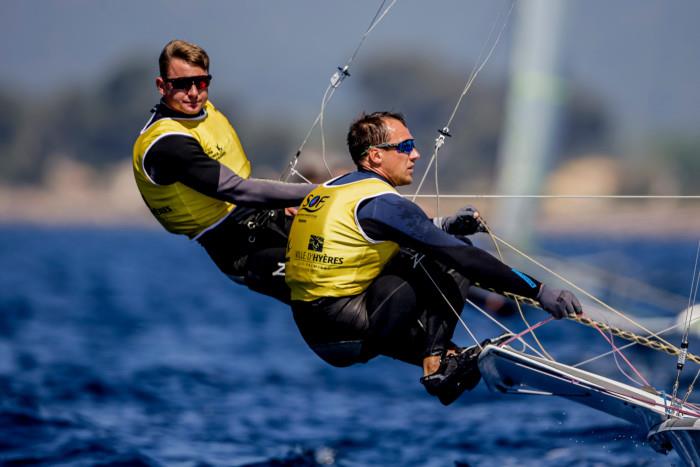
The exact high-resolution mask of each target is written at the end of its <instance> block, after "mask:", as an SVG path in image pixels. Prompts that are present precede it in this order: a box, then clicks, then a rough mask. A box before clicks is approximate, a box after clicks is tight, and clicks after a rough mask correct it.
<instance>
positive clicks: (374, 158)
mask: <svg viewBox="0 0 700 467" xmlns="http://www.w3.org/2000/svg"><path fill="white" fill-rule="evenodd" d="M367 162H369V163H370V165H372V166H377V165H380V164H381V163H382V152H381V151H380V150H379V149H377V148H370V149H369V151H367Z"/></svg>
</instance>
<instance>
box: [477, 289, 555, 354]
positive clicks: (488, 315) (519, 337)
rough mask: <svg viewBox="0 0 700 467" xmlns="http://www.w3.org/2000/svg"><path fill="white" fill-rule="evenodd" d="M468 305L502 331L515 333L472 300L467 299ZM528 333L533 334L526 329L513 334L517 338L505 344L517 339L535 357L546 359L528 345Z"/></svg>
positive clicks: (545, 321)
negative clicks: (526, 336) (526, 338)
mask: <svg viewBox="0 0 700 467" xmlns="http://www.w3.org/2000/svg"><path fill="white" fill-rule="evenodd" d="M466 303H468V304H470V305H471V306H473V307H474V308H476V310H477V311H479V312H480V313H481V314H482V315H484V316H485V317H486V318H488V319H489V320H491V321H492V322H493V323H494V324H495V325H496V326H498V327H500V328H501V329H502V330H504V331H506V332H513V331H511V330H510V329H509V328H508V326H506V325H504V324H503V323H501V322H500V321H498V320H497V319H496V318H494V317H493V316H491V315H490V314H489V312H488V311H486V310H484V309H483V308H481V307H480V306H479V305H477V304H476V303H474V302H473V301H472V300H471V299H469V298H467V299H466ZM547 322H548V320H544V321H542V322H540V323H537V324H535V325H534V326H533V328H537V327H539V326H541V325H542V324H545V323H547ZM528 332H532V331H531V329H525V330H524V331H522V332H519V333H513V334H515V336H514V337H513V339H511V340H510V341H508V342H506V343H505V344H510V342H512V341H513V340H515V339H517V340H519V341H520V342H521V343H522V344H523V345H524V346H525V348H527V349H530V351H532V352H533V353H534V354H535V355H537V356H538V357H540V358H544V359H546V358H547V357H545V356H544V355H542V353H541V352H540V351H539V350H537V349H536V348H535V347H533V346H531V345H530V344H528V342H527V341H526V340H525V339H523V337H522V336H523V335H524V334H526V333H528ZM505 344H504V345H505Z"/></svg>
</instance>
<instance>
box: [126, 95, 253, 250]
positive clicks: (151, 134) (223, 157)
mask: <svg viewBox="0 0 700 467" xmlns="http://www.w3.org/2000/svg"><path fill="white" fill-rule="evenodd" d="M168 135H184V136H190V137H192V138H194V139H195V140H197V142H198V143H199V145H200V146H202V149H203V150H204V152H205V153H206V155H207V156H209V157H211V158H212V159H214V160H216V161H218V162H219V163H221V164H223V165H225V166H226V167H228V168H229V169H231V170H232V171H233V172H235V173H236V174H237V175H239V176H241V177H243V178H248V177H249V176H250V162H249V161H248V158H247V157H246V155H245V152H244V151H243V147H242V146H241V142H240V141H239V139H238V135H237V134H236V130H234V129H233V127H232V126H231V124H230V123H229V121H228V119H227V118H226V117H225V116H224V114H222V113H221V112H219V111H218V110H217V109H216V108H215V107H214V105H213V104H212V103H211V102H209V101H207V103H206V104H205V105H204V114H203V115H200V116H197V117H193V118H162V119H160V120H158V121H157V122H155V123H153V124H152V125H150V126H147V127H146V128H144V129H143V130H142V131H141V134H140V135H139V137H138V139H137V140H136V143H134V151H133V168H134V177H135V178H136V185H137V186H138V189H139V191H140V192H141V196H142V197H143V199H144V201H145V202H146V205H148V208H149V209H150V210H151V213H153V215H154V216H155V218H156V219H158V221H159V222H160V223H161V224H162V225H163V227H165V228H166V229H167V230H168V231H170V232H172V233H176V234H184V235H187V236H188V237H190V238H196V237H197V236H199V235H201V234H202V233H204V232H205V231H207V230H209V229H210V228H212V227H214V226H216V225H217V224H218V223H219V222H221V221H222V220H223V219H224V218H226V216H227V215H228V214H229V213H230V212H231V211H232V210H233V208H234V207H235V205H234V204H232V203H228V202H226V201H221V200H218V199H215V198H211V197H209V196H206V195H203V194H201V193H199V192H197V191H195V190H193V189H192V188H189V187H187V186H185V185H183V184H182V183H179V182H176V183H172V184H170V185H159V184H157V183H155V182H154V181H153V180H151V179H150V177H149V176H148V174H147V173H146V170H145V169H144V165H143V164H144V159H145V157H146V154H148V150H149V149H150V148H151V146H153V144H154V143H155V142H156V141H158V140H159V139H160V138H162V137H164V136H168Z"/></svg>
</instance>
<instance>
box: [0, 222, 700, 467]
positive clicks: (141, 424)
mask: <svg viewBox="0 0 700 467" xmlns="http://www.w3.org/2000/svg"><path fill="white" fill-rule="evenodd" d="M548 245H549V247H550V248H552V250H553V251H555V252H556V253H557V254H559V255H587V254H591V253H595V252H600V251H606V252H608V253H609V254H613V253H611V252H614V254H615V255H618V256H617V257H616V260H615V264H618V265H619V264H621V263H620V258H621V257H624V258H628V259H630V263H629V264H632V265H636V266H635V267H633V268H632V269H633V270H628V271H627V272H628V273H630V274H632V273H636V274H637V275H638V276H641V277H640V279H646V280H648V281H650V282H654V283H655V285H657V286H663V287H665V288H667V289H668V290H673V289H677V291H678V292H683V293H685V289H687V288H689V284H690V275H691V274H692V261H693V258H692V255H693V254H694V245H693V243H692V242H691V241H687V242H682V241H680V242H679V241H666V242H663V241H659V240H653V241H651V240H646V241H641V240H636V241H635V240H618V241H614V242H610V241H608V240H604V239H589V238H579V239H571V238H566V239H557V238H550V239H549V241H548ZM689 252H690V253H689ZM619 255H621V256H619ZM603 256H605V255H603ZM0 264H2V271H1V272H0V394H1V395H2V396H1V398H0V463H1V464H2V465H60V466H92V465H102V466H131V465H134V466H139V465H142V466H161V465H162V466H317V465H337V466H394V465H396V466H467V465H469V466H496V465H498V466H509V465H510V466H523V465H525V466H527V465H533V466H557V467H561V466H608V465H610V466H646V465H649V466H651V465H679V463H680V462H679V459H678V457H677V456H676V455H675V454H671V455H669V456H663V455H661V454H657V453H655V452H654V451H652V449H651V448H650V447H649V446H648V445H647V444H646V443H645V442H644V439H643V436H640V434H639V432H638V431H637V430H636V429H635V428H634V427H632V426H631V425H629V424H627V423H626V422H624V421H621V420H618V419H615V418H613V417H611V416H608V415H606V414H604V413H600V412H597V411H594V410H592V409H589V408H586V407H584V406H578V405H576V404H573V403H571V402H568V401H566V400H561V399H557V398H553V397H537V396H533V397H523V396H512V395H502V394H494V393H491V392H489V391H488V390H487V388H486V387H485V386H484V385H483V384H482V385H480V386H479V387H478V388H477V389H476V390H474V391H473V392H471V393H467V394H465V395H464V396H463V397H462V398H461V399H460V400H458V401H457V402H456V403H454V404H453V405H451V406H449V407H443V406H442V405H440V403H439V402H438V401H437V400H436V399H434V398H432V397H430V396H428V395H427V393H425V391H424V389H423V388H422V386H421V385H420V384H419V382H418V378H419V377H420V370H419V369H418V368H417V367H411V366H408V365H406V364H403V363H400V362H397V361H393V360H391V359H388V358H377V359H375V360H374V361H372V362H370V363H368V364H366V365H358V366H355V367H351V368H344V369H337V368H333V367H330V366H328V365H326V364H324V363H323V362H322V361H321V360H320V359H318V358H317V357H315V356H314V354H313V353H312V352H311V351H310V350H309V349H308V348H307V347H306V345H305V344H304V342H303V340H302V339H301V337H300V336H299V333H298V332H297V330H296V328H295V326H294V322H293V320H292V318H291V315H290V312H289V310H288V309H287V308H286V307H285V306H284V305H282V304H280V303H278V302H276V301H275V300H272V299H270V298H267V297H263V296H261V295H257V294H255V293H252V292H249V291H248V290H246V289H245V288H243V287H241V286H238V285H235V284H233V283H232V282H230V281H229V280H228V279H227V278H225V277H224V276H223V275H222V274H221V273H220V272H218V271H217V270H216V268H215V267H214V266H213V264H212V263H211V262H210V261H209V259H208V258H207V256H206V254H205V252H204V251H203V250H202V249H201V248H200V247H199V246H198V245H197V244H195V243H191V242H188V241H187V240H184V239H183V238H178V237H175V236H170V235H166V234H165V233H163V232H160V231H148V230H104V229H57V228H53V229H48V228H33V227H11V226H5V227H3V228H0ZM679 264H682V267H679ZM531 272H533V273H535V271H534V270H533V271H531ZM681 280H682V281H683V284H682V285H679V283H680V281H681ZM529 316H530V319H531V320H532V321H533V322H536V321H538V320H540V319H543V318H545V315H544V313H541V312H538V311H533V312H532V313H531V314H530V315H529ZM463 317H464V319H465V321H466V322H468V323H469V324H470V326H472V329H473V330H474V332H475V333H476V334H477V335H478V337H479V338H483V337H488V336H489V335H493V334H496V333H498V332H499V331H498V329H497V328H496V327H495V326H493V325H491V324H489V323H488V322H487V321H486V320H484V319H482V318H479V315H478V313H477V312H476V311H475V310H473V309H465V311H464V313H463ZM505 324H507V325H508V326H510V327H512V328H514V329H522V327H523V325H522V323H520V321H518V319H517V318H516V317H508V318H505ZM595 336H596V334H595V333H592V331H590V330H588V329H585V328H583V327H581V326H578V325H576V324H573V323H569V322H557V323H550V324H548V325H546V326H544V327H543V328H541V332H540V333H539V337H540V339H541V340H542V341H543V342H544V344H545V346H546V347H547V348H548V349H549V350H552V351H554V353H555V355H556V356H557V358H560V359H561V360H563V361H569V362H573V361H580V360H582V359H583V358H584V357H586V356H591V355H595V354H596V353H601V352H603V351H605V350H609V346H608V345H607V344H605V342H604V340H603V339H602V338H599V337H598V338H596V337H595ZM455 340H456V341H457V342H458V343H460V344H464V345H467V344H471V342H469V339H468V337H467V335H466V333H465V332H464V330H463V329H461V328H460V329H458V330H457V333H456V335H455ZM691 351H692V344H691ZM666 365H667V366H668V368H669V369H671V370H672V369H673V366H674V361H673V360H672V359H667V360H666ZM600 368H602V369H603V370H609V372H610V373H611V375H613V376H616V377H617V376H619V378H618V379H621V380H624V379H623V377H622V376H621V375H619V374H617V373H616V367H615V365H614V363H613V362H612V361H608V362H607V363H601V364H599V369H600Z"/></svg>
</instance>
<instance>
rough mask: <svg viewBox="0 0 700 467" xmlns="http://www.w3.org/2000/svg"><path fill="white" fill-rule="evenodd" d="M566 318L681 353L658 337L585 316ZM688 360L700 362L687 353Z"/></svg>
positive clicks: (569, 316) (653, 347)
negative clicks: (636, 332) (647, 335)
mask: <svg viewBox="0 0 700 467" xmlns="http://www.w3.org/2000/svg"><path fill="white" fill-rule="evenodd" d="M567 318H568V319H570V320H572V321H576V322H577V323H579V324H583V325H584V326H589V327H592V328H600V329H601V330H603V331H605V332H609V333H611V334H612V335H614V336H617V337H619V338H621V339H625V340H627V341H630V342H634V343H635V344H639V345H642V346H644V347H648V348H650V349H654V350H658V351H661V352H664V353H667V354H669V355H680V353H681V349H680V348H678V347H676V346H675V345H672V344H669V343H668V342H666V341H662V340H659V339H658V337H657V338H656V339H652V338H649V337H646V336H642V335H639V334H635V333H634V332H631V331H627V330H625V329H620V328H616V327H613V326H610V325H608V324H605V323H601V322H600V321H596V320H594V319H591V318H589V317H587V316H581V315H568V316H567ZM688 360H690V361H691V362H694V363H697V364H700V357H699V356H697V355H695V354H692V353H688ZM583 363H587V362H583ZM579 365H580V364H579Z"/></svg>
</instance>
